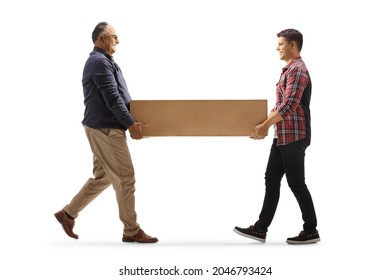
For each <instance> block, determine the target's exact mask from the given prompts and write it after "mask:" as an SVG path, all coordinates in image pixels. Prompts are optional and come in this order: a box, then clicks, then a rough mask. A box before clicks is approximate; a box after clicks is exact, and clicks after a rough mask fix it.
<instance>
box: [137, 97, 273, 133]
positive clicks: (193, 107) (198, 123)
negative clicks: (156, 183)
mask: <svg viewBox="0 0 390 280" xmlns="http://www.w3.org/2000/svg"><path fill="white" fill-rule="evenodd" d="M130 112H131V114H132V116H133V118H134V119H135V120H136V121H140V122H143V123H147V124H148V125H149V126H148V127H146V128H144V129H143V132H144V136H250V135H251V134H252V131H253V128H254V127H255V126H256V125H257V124H259V123H261V122H263V121H264V120H265V119H266V118H267V100H132V101H130Z"/></svg>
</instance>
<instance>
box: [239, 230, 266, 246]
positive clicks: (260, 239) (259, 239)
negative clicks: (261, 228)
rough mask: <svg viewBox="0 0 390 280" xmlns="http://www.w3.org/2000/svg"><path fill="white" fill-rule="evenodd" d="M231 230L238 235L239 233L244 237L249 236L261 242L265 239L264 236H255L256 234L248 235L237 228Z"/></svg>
mask: <svg viewBox="0 0 390 280" xmlns="http://www.w3.org/2000/svg"><path fill="white" fill-rule="evenodd" d="M233 231H234V232H235V233H237V234H238V235H241V236H244V237H247V238H251V239H254V240H256V241H260V242H262V243H265V239H264V238H260V237H256V236H252V235H249V234H245V233H242V232H241V231H239V230H237V229H235V228H234V229H233Z"/></svg>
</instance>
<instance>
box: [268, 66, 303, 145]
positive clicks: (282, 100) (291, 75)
mask: <svg viewBox="0 0 390 280" xmlns="http://www.w3.org/2000/svg"><path fill="white" fill-rule="evenodd" d="M308 83H309V76H308V74H307V69H306V67H305V65H304V63H303V61H302V60H300V59H297V60H294V61H293V62H292V63H291V64H290V65H288V66H286V67H285V68H283V72H282V75H281V77H280V80H279V82H278V84H277V87H276V105H275V107H274V109H273V111H278V113H279V114H280V115H281V116H282V118H283V120H282V121H280V122H278V123H277V124H276V136H277V138H278V145H286V144H289V143H292V142H295V141H298V140H301V139H304V138H305V137H306V128H305V115H304V110H303V108H302V106H301V98H302V95H303V92H304V90H305V88H306V86H307V85H308Z"/></svg>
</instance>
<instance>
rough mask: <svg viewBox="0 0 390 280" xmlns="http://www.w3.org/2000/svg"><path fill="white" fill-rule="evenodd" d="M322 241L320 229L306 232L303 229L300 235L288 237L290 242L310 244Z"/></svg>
mask: <svg viewBox="0 0 390 280" xmlns="http://www.w3.org/2000/svg"><path fill="white" fill-rule="evenodd" d="M318 241H321V239H320V235H319V234H318V231H316V232H314V233H306V232H305V231H303V230H302V231H301V232H300V233H299V235H298V236H295V237H290V238H287V241H286V242H287V243H288V244H309V243H316V242H318Z"/></svg>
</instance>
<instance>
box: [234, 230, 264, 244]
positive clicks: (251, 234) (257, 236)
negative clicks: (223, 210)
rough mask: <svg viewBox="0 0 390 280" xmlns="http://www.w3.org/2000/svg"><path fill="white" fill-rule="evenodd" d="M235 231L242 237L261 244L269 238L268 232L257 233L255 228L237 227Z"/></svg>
mask: <svg viewBox="0 0 390 280" xmlns="http://www.w3.org/2000/svg"><path fill="white" fill-rule="evenodd" d="M233 231H234V232H235V233H237V234H239V235H242V236H244V237H248V238H252V239H254V240H257V241H260V242H263V243H264V242H265V238H266V237H267V233H266V232H257V231H255V229H254V228H253V226H250V227H248V228H240V227H235V228H234V229H233Z"/></svg>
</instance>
